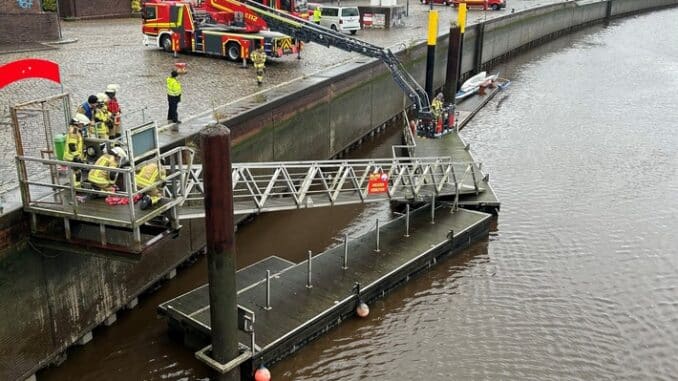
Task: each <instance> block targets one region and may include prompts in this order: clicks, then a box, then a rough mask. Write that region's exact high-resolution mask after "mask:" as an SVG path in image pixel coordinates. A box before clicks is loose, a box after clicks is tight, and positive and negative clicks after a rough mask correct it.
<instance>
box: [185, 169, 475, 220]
mask: <svg viewBox="0 0 678 381" xmlns="http://www.w3.org/2000/svg"><path fill="white" fill-rule="evenodd" d="M478 168H479V165H478V163H473V162H453V161H452V159H451V158H450V157H428V158H426V157H425V158H409V157H396V158H386V159H355V160H326V161H290V162H271V163H234V164H233V167H232V180H233V189H232V193H233V203H234V214H236V215H238V214H250V213H261V212H268V211H280V210H290V209H301V208H312V207H325V206H336V205H345V204H356V203H368V202H380V201H386V200H423V201H425V200H430V199H431V198H433V197H440V196H454V197H455V199H457V200H458V198H459V197H460V196H462V195H464V194H478V193H480V192H483V191H484V188H483V187H482V184H481V179H480V174H479V173H476V171H477V170H478ZM375 173H377V174H380V175H382V174H383V175H385V176H386V179H387V188H386V191H385V192H383V193H372V192H370V191H369V189H368V188H369V187H368V185H369V182H370V177H371V175H373V174H375ZM186 192H187V196H186V198H185V202H184V204H183V205H182V207H181V208H180V216H179V218H180V219H181V218H201V217H203V216H204V209H203V205H202V201H203V197H204V194H203V192H204V188H203V185H202V167H201V166H200V165H194V168H193V170H192V171H191V173H190V174H189V179H188V184H187V188H186Z"/></svg>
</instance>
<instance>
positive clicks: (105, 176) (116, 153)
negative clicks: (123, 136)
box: [87, 147, 127, 192]
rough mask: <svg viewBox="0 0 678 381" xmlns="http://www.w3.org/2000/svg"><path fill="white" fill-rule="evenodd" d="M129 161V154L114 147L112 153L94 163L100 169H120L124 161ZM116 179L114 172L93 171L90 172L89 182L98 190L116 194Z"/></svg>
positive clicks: (102, 156)
mask: <svg viewBox="0 0 678 381" xmlns="http://www.w3.org/2000/svg"><path fill="white" fill-rule="evenodd" d="M125 159H127V153H126V152H125V150H124V149H122V148H121V147H113V148H112V149H111V150H110V152H106V153H104V154H103V155H101V157H100V158H98V159H97V161H96V162H95V163H94V165H96V166H98V167H109V168H118V167H119V166H120V162H121V161H122V160H125ZM115 178H116V176H114V173H113V172H110V171H107V170H105V169H92V170H90V171H89V175H88V176H87V180H89V182H90V183H92V185H94V187H95V188H96V189H99V190H102V191H105V192H115V190H116V189H117V188H116V186H115Z"/></svg>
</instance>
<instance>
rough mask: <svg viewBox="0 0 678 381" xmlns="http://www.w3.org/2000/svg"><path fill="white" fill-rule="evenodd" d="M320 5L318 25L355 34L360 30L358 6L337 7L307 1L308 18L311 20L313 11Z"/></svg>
mask: <svg viewBox="0 0 678 381" xmlns="http://www.w3.org/2000/svg"><path fill="white" fill-rule="evenodd" d="M317 7H320V25H322V26H324V27H326V28H330V29H332V30H334V31H339V32H349V33H351V34H356V33H357V32H358V31H359V30H360V12H359V11H358V7H339V6H336V5H325V4H322V5H321V4H317V3H308V14H309V19H310V20H313V11H314V10H315V9H316V8H317Z"/></svg>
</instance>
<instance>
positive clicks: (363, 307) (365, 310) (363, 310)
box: [355, 302, 370, 318]
mask: <svg viewBox="0 0 678 381" xmlns="http://www.w3.org/2000/svg"><path fill="white" fill-rule="evenodd" d="M355 313H356V314H358V316H360V317H361V318H364V317H367V315H369V314H370V307H368V306H367V304H365V302H360V303H359V304H358V307H356V309H355Z"/></svg>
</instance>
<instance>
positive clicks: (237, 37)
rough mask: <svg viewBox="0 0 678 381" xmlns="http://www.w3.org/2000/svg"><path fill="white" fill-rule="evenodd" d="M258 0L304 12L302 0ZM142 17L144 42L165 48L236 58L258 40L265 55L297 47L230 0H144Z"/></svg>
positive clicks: (289, 51)
mask: <svg viewBox="0 0 678 381" xmlns="http://www.w3.org/2000/svg"><path fill="white" fill-rule="evenodd" d="M259 3H261V1H259ZM263 4H265V5H268V6H278V7H287V9H285V11H287V12H288V13H290V14H292V15H297V14H298V15H299V16H302V15H305V18H308V11H306V10H305V9H306V2H305V0H263ZM300 9H302V10H303V13H301V14H300V13H298V12H299V11H298V10H300ZM142 18H143V26H142V31H143V33H144V45H146V46H153V47H158V48H161V49H164V50H165V51H167V52H172V51H177V52H191V53H193V52H195V53H204V54H210V55H216V56H221V57H226V58H228V59H229V60H232V61H237V60H241V59H247V58H249V56H250V53H251V52H252V51H254V50H255V49H257V48H259V46H261V45H263V46H264V50H265V51H266V54H267V55H269V56H271V57H281V56H283V55H286V54H296V53H298V52H299V50H300V49H301V43H300V42H298V41H296V40H295V39H293V38H292V37H290V36H287V35H284V34H282V33H278V32H273V31H270V30H269V28H268V25H267V24H266V21H264V19H263V18H261V17H260V16H259V15H257V13H256V12H253V11H251V9H250V8H249V7H248V6H246V5H245V4H243V3H241V2H239V1H236V0H204V1H197V2H196V1H187V0H178V1H163V0H147V1H145V2H144V4H143V8H142Z"/></svg>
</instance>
